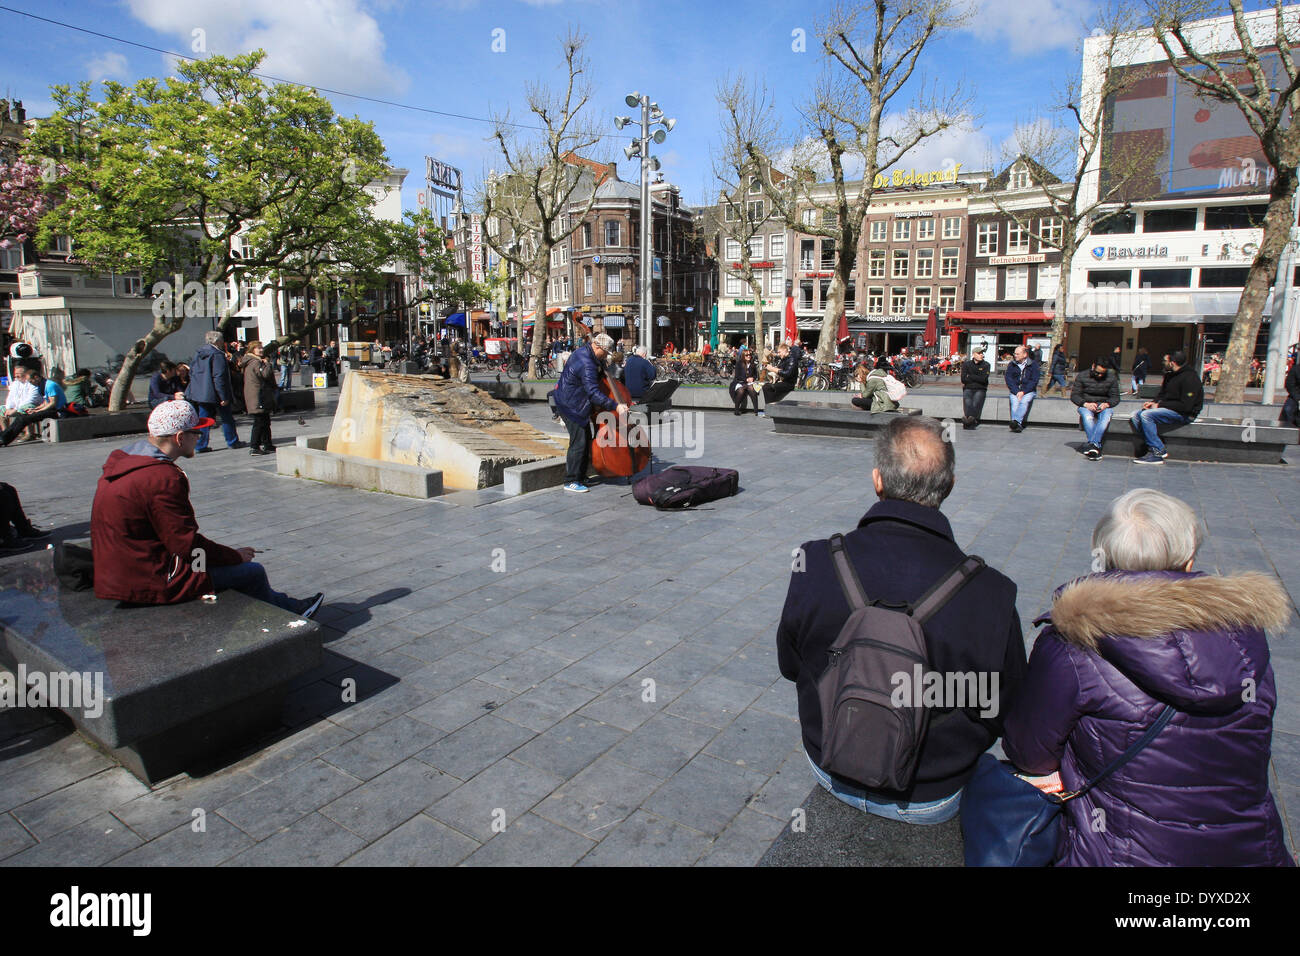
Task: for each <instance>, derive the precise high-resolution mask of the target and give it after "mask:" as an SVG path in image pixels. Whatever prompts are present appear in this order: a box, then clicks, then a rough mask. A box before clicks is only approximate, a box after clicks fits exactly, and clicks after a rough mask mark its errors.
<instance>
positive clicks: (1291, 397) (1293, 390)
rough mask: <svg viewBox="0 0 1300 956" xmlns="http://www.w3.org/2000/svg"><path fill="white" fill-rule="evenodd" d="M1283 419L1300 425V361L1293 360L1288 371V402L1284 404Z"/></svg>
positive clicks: (1291, 423) (1294, 424)
mask: <svg viewBox="0 0 1300 956" xmlns="http://www.w3.org/2000/svg"><path fill="white" fill-rule="evenodd" d="M1282 421H1284V422H1286V423H1287V424H1289V425H1292V426H1300V361H1297V362H1292V363H1291V368H1290V369H1289V370H1288V371H1287V373H1286V404H1285V405H1283V406H1282Z"/></svg>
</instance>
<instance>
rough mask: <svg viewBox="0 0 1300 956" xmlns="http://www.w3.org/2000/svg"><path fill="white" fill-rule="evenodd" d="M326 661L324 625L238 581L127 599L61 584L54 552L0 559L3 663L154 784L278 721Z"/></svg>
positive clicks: (272, 727)
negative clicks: (199, 595)
mask: <svg viewBox="0 0 1300 956" xmlns="http://www.w3.org/2000/svg"><path fill="white" fill-rule="evenodd" d="M320 660H321V633H320V627H319V625H317V624H316V623H314V622H312V621H306V620H302V619H301V618H298V617H296V616H295V615H293V614H290V613H289V612H287V611H282V610H280V609H279V608H277V607H275V606H274V605H271V604H265V603H263V602H261V601H258V600H255V599H253V598H250V597H248V596H247V595H244V594H241V593H239V592H238V591H223V592H222V593H221V594H220V595H218V597H217V599H216V601H215V602H212V603H208V602H206V601H191V602H188V603H185V604H175V605H164V606H159V607H122V606H120V605H118V604H117V602H114V601H103V600H100V599H99V598H96V597H95V594H94V592H93V591H70V590H68V589H66V588H63V587H61V586H60V584H59V580H58V578H57V577H56V576H55V573H54V562H53V551H52V550H46V551H42V552H38V553H36V554H34V555H29V556H27V557H24V558H13V559H9V560H5V561H0V663H2V664H4V665H5V666H6V667H8V668H9V669H10V670H11V671H13V673H14V675H15V679H16V678H17V677H18V676H22V677H24V679H25V680H26V681H29V682H30V681H31V680H32V679H33V676H34V675H42V676H39V677H37V680H43V681H45V682H46V683H47V685H48V687H49V688H51V690H53V689H54V688H55V687H56V686H58V685H61V686H62V690H63V693H61V694H60V695H58V696H57V697H54V696H52V697H50V698H48V699H47V701H46V702H47V703H48V704H49V706H53V707H56V708H57V709H59V710H61V711H63V712H64V713H65V714H67V716H68V717H69V718H70V719H71V720H72V722H73V723H74V724H75V725H76V727H77V729H78V730H80V731H81V732H82V734H84V735H85V736H86V737H88V738H90V740H91V741H92V742H94V743H95V744H97V745H98V746H99V747H101V748H102V749H104V750H105V751H107V752H109V753H111V754H112V755H113V757H114V758H116V759H117V760H118V761H119V762H120V763H121V764H122V765H123V766H124V767H126V768H127V769H128V770H130V771H131V772H132V773H133V774H135V775H136V776H137V777H139V778H140V779H141V780H143V781H144V782H145V783H148V784H153V783H156V782H158V781H160V780H164V779H166V778H168V777H171V776H174V775H176V774H178V773H180V772H182V771H184V770H189V769H191V768H194V767H200V768H203V767H206V766H209V765H210V764H212V763H214V762H215V761H216V760H217V758H220V757H221V756H222V755H225V754H229V753H230V752H232V751H233V750H235V749H236V748H239V747H240V746H243V745H247V744H248V743H250V742H253V741H256V740H258V739H260V738H261V737H263V736H265V735H266V734H267V733H269V732H271V731H274V730H275V729H276V728H278V727H279V726H280V717H281V712H282V710H283V707H284V702H285V698H286V696H287V694H288V689H289V683H290V682H291V681H292V680H294V679H295V678H296V677H298V676H300V675H302V674H304V673H306V672H307V671H309V670H311V669H312V668H313V667H316V666H318V665H319V664H320ZM13 689H16V687H14V686H13V685H11V690H13Z"/></svg>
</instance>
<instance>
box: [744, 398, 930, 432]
mask: <svg viewBox="0 0 1300 956" xmlns="http://www.w3.org/2000/svg"><path fill="white" fill-rule="evenodd" d="M919 414H921V411H920V409H916V408H900V409H898V410H897V411H894V412H866V411H863V410H862V409H860V408H856V407H855V406H853V405H843V404H840V403H834V404H831V403H827V402H803V401H796V402H791V401H784V402H776V403H775V404H773V405H770V406H769V407H768V409H767V417H768V418H769V419H771V420H772V423H773V426H774V427H773V431H775V432H778V433H781V434H786V435H834V436H841V437H848V438H870V437H871V436H872V434H873V433H874V432H876V431H879V430H880V429H881V428H884V427H885V426H886V425H887V424H889V423H890V422H891V421H894V420H895V419H896V418H899V417H900V416H907V415H919Z"/></svg>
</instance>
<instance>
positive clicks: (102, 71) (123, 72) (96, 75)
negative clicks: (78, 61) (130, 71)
mask: <svg viewBox="0 0 1300 956" xmlns="http://www.w3.org/2000/svg"><path fill="white" fill-rule="evenodd" d="M126 78H127V66H126V57H124V56H123V55H122V54H120V53H101V54H100V55H99V56H97V57H94V58H93V59H91V60H89V61H87V63H86V79H88V80H90V81H91V82H92V83H98V82H99V81H100V80H125V79H126Z"/></svg>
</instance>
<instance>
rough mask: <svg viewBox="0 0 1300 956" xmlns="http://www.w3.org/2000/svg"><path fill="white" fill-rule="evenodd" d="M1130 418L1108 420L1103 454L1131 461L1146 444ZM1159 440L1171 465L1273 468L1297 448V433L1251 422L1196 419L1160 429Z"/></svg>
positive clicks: (1122, 416) (1283, 461)
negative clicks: (1202, 463)
mask: <svg viewBox="0 0 1300 956" xmlns="http://www.w3.org/2000/svg"><path fill="white" fill-rule="evenodd" d="M1122 410H1123V407H1122V406H1121V412H1122ZM1130 417H1131V413H1130V414H1129V415H1124V414H1119V415H1116V416H1115V417H1114V418H1112V419H1111V422H1110V427H1109V428H1107V429H1106V437H1105V439H1104V440H1103V442H1102V448H1101V450H1102V454H1104V455H1119V456H1129V457H1132V456H1133V455H1135V454H1136V453H1137V451H1138V450H1139V446H1140V445H1142V444H1145V443H1144V442H1143V441H1142V439H1141V438H1140V437H1138V436H1136V435H1134V434H1133V429H1132V427H1131V426H1130V425H1129V418H1130ZM1160 437H1161V439H1162V440H1163V441H1164V443H1165V450H1166V451H1167V452H1169V460H1170V461H1225V462H1236V463H1245V464H1256V465H1276V464H1279V463H1283V464H1284V463H1285V458H1284V457H1283V456H1284V455H1285V454H1286V451H1287V449H1288V447H1290V446H1293V445H1296V444H1300V429H1298V428H1291V427H1290V426H1285V425H1273V424H1269V423H1266V422H1265V421H1260V420H1254V419H1250V418H1199V419H1197V420H1196V421H1195V422H1192V423H1191V424H1190V425H1182V426H1179V427H1176V428H1168V427H1166V426H1163V425H1162V426H1161V427H1160Z"/></svg>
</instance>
